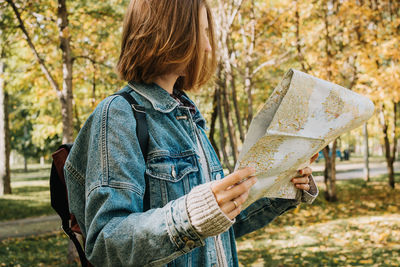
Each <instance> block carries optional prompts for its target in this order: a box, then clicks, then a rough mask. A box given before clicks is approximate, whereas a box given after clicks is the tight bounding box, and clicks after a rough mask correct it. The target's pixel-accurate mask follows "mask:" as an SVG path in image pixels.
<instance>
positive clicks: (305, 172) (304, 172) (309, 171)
mask: <svg viewBox="0 0 400 267" xmlns="http://www.w3.org/2000/svg"><path fill="white" fill-rule="evenodd" d="M298 173H299V174H300V175H301V176H309V175H311V174H312V169H311V168H310V167H305V168H304V169H301V170H298Z"/></svg>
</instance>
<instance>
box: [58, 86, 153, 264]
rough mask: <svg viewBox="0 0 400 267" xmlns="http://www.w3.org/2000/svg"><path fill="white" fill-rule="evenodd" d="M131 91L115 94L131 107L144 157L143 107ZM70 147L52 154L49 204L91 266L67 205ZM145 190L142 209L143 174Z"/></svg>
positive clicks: (146, 202)
mask: <svg viewBox="0 0 400 267" xmlns="http://www.w3.org/2000/svg"><path fill="white" fill-rule="evenodd" d="M131 91H132V89H131V90H130V91H122V92H118V93H116V94H115V95H121V96H123V97H124V98H125V99H126V101H128V102H129V104H130V105H131V107H132V111H133V114H134V116H135V119H136V121H137V123H136V125H137V127H136V134H137V137H138V139H139V144H140V149H141V151H142V153H143V157H144V158H145V159H146V155H147V144H148V140H149V133H148V129H147V122H146V113H145V109H144V107H142V106H140V105H139V104H138V103H137V102H136V101H135V99H134V98H133V97H132V96H131V95H130V94H129V93H130V92H131ZM71 148H72V144H63V145H61V146H60V147H59V148H58V149H57V151H56V152H54V153H53V154H52V158H53V162H52V165H51V173H50V198H51V206H52V207H53V209H54V210H55V211H56V212H57V213H58V215H59V216H60V217H61V221H62V226H61V228H62V229H63V231H64V233H65V234H66V235H68V236H69V238H70V239H71V240H72V242H73V243H74V245H75V247H76V250H77V251H78V254H79V259H80V261H81V264H82V266H84V267H86V266H91V264H90V263H89V261H88V260H87V259H86V256H85V252H84V250H83V248H82V246H81V244H80V243H79V241H78V239H77V237H76V233H77V234H81V235H82V232H81V229H80V227H79V225H78V223H77V221H76V218H75V216H74V215H73V214H71V213H70V212H69V206H68V193H67V187H66V184H65V178H64V164H65V161H66V160H67V157H68V154H69V151H70V150H71ZM145 181H146V190H145V194H144V203H143V209H144V211H146V210H148V209H149V208H150V200H149V192H148V178H147V177H146V176H145Z"/></svg>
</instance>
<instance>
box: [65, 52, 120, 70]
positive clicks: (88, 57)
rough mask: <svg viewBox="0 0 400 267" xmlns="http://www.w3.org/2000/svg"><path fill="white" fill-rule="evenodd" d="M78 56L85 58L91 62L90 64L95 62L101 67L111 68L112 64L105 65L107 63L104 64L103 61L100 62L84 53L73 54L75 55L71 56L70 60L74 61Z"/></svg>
mask: <svg viewBox="0 0 400 267" xmlns="http://www.w3.org/2000/svg"><path fill="white" fill-rule="evenodd" d="M79 58H84V59H87V60H89V61H90V62H92V64H97V65H100V66H103V67H106V68H109V69H113V66H110V65H107V64H105V63H103V62H100V61H96V60H95V59H93V58H91V57H90V56H86V55H80V56H75V57H73V58H72V61H75V60H76V59H79Z"/></svg>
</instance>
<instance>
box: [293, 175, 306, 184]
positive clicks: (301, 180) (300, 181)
mask: <svg viewBox="0 0 400 267" xmlns="http://www.w3.org/2000/svg"><path fill="white" fill-rule="evenodd" d="M292 183H294V184H295V185H296V184H308V183H310V179H309V178H308V177H300V178H293V179H292Z"/></svg>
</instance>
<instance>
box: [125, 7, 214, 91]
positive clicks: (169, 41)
mask: <svg viewBox="0 0 400 267" xmlns="http://www.w3.org/2000/svg"><path fill="white" fill-rule="evenodd" d="M203 6H204V7H205V8H206V10H207V19H208V24H209V25H208V28H209V41H210V45H211V52H209V53H208V56H206V55H204V54H205V52H204V51H200V47H199V46H200V41H199V40H200V27H199V12H200V8H201V7H203ZM215 65H216V57H215V39H214V29H213V21H212V16H211V11H210V8H209V6H208V4H207V3H206V0H131V2H130V4H129V7H128V10H127V12H126V14H125V18H124V25H123V33H122V44H121V54H120V57H119V60H118V64H117V72H118V73H119V75H120V77H121V78H122V79H124V80H126V81H131V80H133V81H135V82H144V83H151V82H153V81H154V79H155V78H156V77H157V76H160V75H165V74H168V73H171V72H172V71H175V70H177V69H178V68H179V67H181V66H186V72H185V73H186V74H185V76H181V77H179V79H178V81H177V83H176V84H175V86H176V87H178V88H179V89H185V90H190V89H193V88H198V87H199V86H201V85H203V84H205V83H206V82H207V81H208V80H209V79H210V78H211V76H212V75H213V72H214V70H215Z"/></svg>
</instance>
